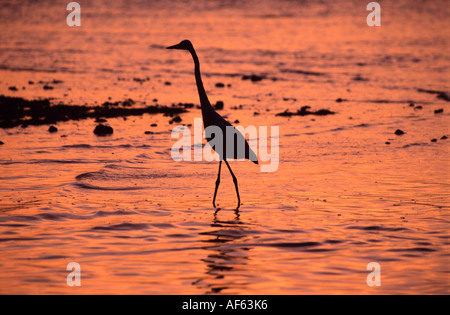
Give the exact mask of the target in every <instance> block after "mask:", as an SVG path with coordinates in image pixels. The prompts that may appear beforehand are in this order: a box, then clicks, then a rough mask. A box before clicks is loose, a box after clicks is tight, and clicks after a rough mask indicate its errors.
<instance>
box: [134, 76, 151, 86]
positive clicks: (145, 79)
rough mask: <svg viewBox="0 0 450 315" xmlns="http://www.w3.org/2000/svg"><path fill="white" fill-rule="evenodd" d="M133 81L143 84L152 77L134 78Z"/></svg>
mask: <svg viewBox="0 0 450 315" xmlns="http://www.w3.org/2000/svg"><path fill="white" fill-rule="evenodd" d="M133 81H134V82H138V83H140V84H142V83H144V82H146V81H150V78H149V77H146V78H144V79H141V78H133Z"/></svg>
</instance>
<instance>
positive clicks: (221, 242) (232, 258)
mask: <svg viewBox="0 0 450 315" xmlns="http://www.w3.org/2000/svg"><path fill="white" fill-rule="evenodd" d="M219 212H220V209H218V210H216V211H215V212H214V218H213V220H212V223H211V227H213V228H215V229H214V230H212V231H210V232H204V233H201V234H202V235H207V236H210V238H208V239H206V240H204V242H207V243H212V244H214V245H213V246H211V247H208V248H207V249H206V250H207V251H210V252H211V253H210V254H208V256H207V257H206V258H204V259H202V261H203V262H204V263H205V264H206V272H205V277H203V278H200V279H197V280H196V281H194V282H193V283H192V284H193V285H195V286H197V287H199V288H201V289H204V290H205V294H214V293H223V291H225V290H226V291H227V292H229V293H230V294H231V293H232V292H233V291H234V289H236V291H238V290H237V289H242V288H243V287H245V286H246V285H247V280H246V279H245V278H243V276H242V275H243V274H246V272H245V271H244V270H245V269H247V265H248V261H249V259H250V258H249V250H250V248H248V247H245V246H243V244H242V243H241V242H240V240H241V239H243V238H245V237H246V236H247V235H248V233H247V232H246V224H245V223H243V222H242V221H241V219H240V214H239V210H235V211H234V215H235V216H234V218H233V219H231V220H220V219H219Z"/></svg>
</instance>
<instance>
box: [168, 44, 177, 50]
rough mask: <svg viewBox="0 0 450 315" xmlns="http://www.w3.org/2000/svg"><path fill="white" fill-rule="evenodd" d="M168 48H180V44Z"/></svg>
mask: <svg viewBox="0 0 450 315" xmlns="http://www.w3.org/2000/svg"><path fill="white" fill-rule="evenodd" d="M166 49H180V44H177V45H173V46H169V47H166Z"/></svg>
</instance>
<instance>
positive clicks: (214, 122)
mask: <svg viewBox="0 0 450 315" xmlns="http://www.w3.org/2000/svg"><path fill="white" fill-rule="evenodd" d="M167 49H180V50H187V51H189V52H190V53H191V55H192V58H193V59H194V64H195V81H196V83H197V89H198V95H199V97H200V104H201V108H202V118H203V127H204V128H205V129H206V128H208V127H210V126H216V127H218V128H220V129H221V130H222V145H221V146H220V144H219V145H218V146H217V147H216V146H215V145H214V146H213V145H211V147H213V149H214V151H215V152H216V153H217V154H218V155H219V157H220V160H219V173H218V174H217V180H216V188H215V190H214V198H213V206H214V208H217V207H216V196H217V190H218V188H219V184H220V170H221V167H222V161H225V164H226V165H227V167H228V169H229V171H230V174H231V177H232V178H233V183H234V187H235V188H236V194H237V198H238V205H237V208H236V210H238V209H239V207H240V205H241V198H240V196H239V188H238V181H237V178H236V176H235V175H234V173H233V171H232V170H231V167H230V164H228V161H227V159H237V158H238V157H239V158H240V157H245V159H247V160H250V161H252V162H253V163H255V164H258V158H257V156H256V154H255V152H253V150H252V149H251V148H250V146H249V145H248V142H247V141H246V140H245V137H244V136H243V135H242V133H240V132H239V131H238V130H237V129H236V128H234V127H233V126H232V125H231V124H230V123H229V122H228V121H226V120H225V119H223V117H222V116H220V115H219V114H218V113H217V112H216V111H215V110H214V108H213V107H212V106H211V103H210V102H209V99H208V96H207V95H206V91H205V88H204V87H203V82H202V77H201V74H200V62H199V60H198V57H197V53H196V52H195V49H194V46H193V45H192V43H191V42H190V41H189V40H183V41H182V42H180V43H179V44H177V45H174V46H170V47H167ZM227 128H231V131H232V133H228V134H232V135H233V139H230V138H229V139H228V141H233V142H231V144H232V145H233V147H234V150H231V151H232V152H230V150H228V152H227V147H228V148H230V146H227V144H226V143H227ZM228 132H230V131H228ZM212 139H214V138H213V137H211V136H209V137H207V138H206V140H207V141H208V143H210V144H211V140H212ZM238 143H244V144H245V152H239V149H241V148H240V147H238ZM241 150H242V149H241Z"/></svg>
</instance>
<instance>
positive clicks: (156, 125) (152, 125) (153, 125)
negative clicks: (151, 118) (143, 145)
mask: <svg viewBox="0 0 450 315" xmlns="http://www.w3.org/2000/svg"><path fill="white" fill-rule="evenodd" d="M150 127H158V124H151V125H150Z"/></svg>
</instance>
